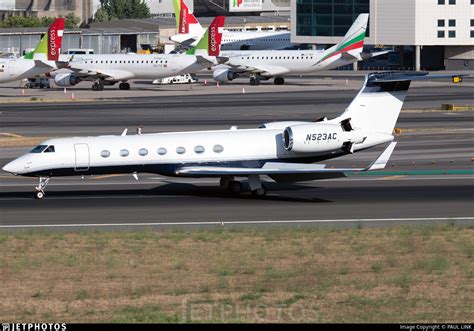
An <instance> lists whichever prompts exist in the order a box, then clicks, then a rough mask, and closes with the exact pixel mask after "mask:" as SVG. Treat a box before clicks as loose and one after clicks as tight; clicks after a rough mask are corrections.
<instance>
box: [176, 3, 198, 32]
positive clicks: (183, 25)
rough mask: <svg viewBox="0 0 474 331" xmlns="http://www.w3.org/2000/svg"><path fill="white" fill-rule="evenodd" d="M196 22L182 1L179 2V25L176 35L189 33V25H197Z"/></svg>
mask: <svg viewBox="0 0 474 331" xmlns="http://www.w3.org/2000/svg"><path fill="white" fill-rule="evenodd" d="M197 23H198V20H197V19H196V17H195V16H194V15H193V13H191V12H190V11H189V8H188V6H187V5H186V3H185V2H184V0H179V24H178V33H180V34H187V33H189V24H197Z"/></svg>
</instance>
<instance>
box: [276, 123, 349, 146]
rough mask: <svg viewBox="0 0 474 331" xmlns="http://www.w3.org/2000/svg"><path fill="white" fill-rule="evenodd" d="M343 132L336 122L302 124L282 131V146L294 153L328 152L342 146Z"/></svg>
mask: <svg viewBox="0 0 474 331" xmlns="http://www.w3.org/2000/svg"><path fill="white" fill-rule="evenodd" d="M345 133H346V132H344V131H343V129H342V127H341V126H340V125H337V124H317V123H315V124H302V125H294V126H289V127H287V128H286V129H285V131H283V146H284V147H285V149H286V150H287V151H292V152H296V153H318V152H329V151H333V150H336V149H340V148H342V147H343V144H344V142H345Z"/></svg>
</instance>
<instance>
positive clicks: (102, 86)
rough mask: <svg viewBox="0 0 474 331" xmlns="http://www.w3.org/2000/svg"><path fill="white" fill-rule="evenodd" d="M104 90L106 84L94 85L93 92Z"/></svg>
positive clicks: (100, 82) (96, 83) (98, 83)
mask: <svg viewBox="0 0 474 331" xmlns="http://www.w3.org/2000/svg"><path fill="white" fill-rule="evenodd" d="M103 90H104V83H103V82H102V81H100V80H99V81H97V82H95V83H94V85H92V91H103Z"/></svg>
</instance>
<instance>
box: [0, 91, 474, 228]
mask: <svg viewBox="0 0 474 331" xmlns="http://www.w3.org/2000/svg"><path fill="white" fill-rule="evenodd" d="M349 85H350V84H349ZM341 86H342V85H338V84H333V85H328V86H326V87H321V86H317V88H314V89H312V88H308V87H307V86H305V87H303V88H302V91H290V92H288V91H287V92H285V91H282V90H279V87H276V86H275V87H272V89H271V90H269V91H262V92H259V93H245V94H242V93H221V92H220V90H219V91H218V90H217V89H212V90H210V89H207V90H204V88H203V94H195V93H194V92H195V91H194V92H193V94H192V95H188V94H187V93H185V92H184V91H181V89H182V87H179V88H177V90H178V92H179V91H181V93H178V92H177V95H178V97H176V96H175V95H170V96H160V95H156V96H142V97H140V98H138V97H134V98H130V97H124V98H123V99H120V98H121V97H123V96H122V95H120V92H118V91H117V93H116V94H115V95H114V96H113V97H112V98H111V99H107V98H105V99H104V100H102V101H98V102H88V103H72V104H71V103H69V104H67V103H64V104H63V103H50V104H47V103H46V104H0V119H1V127H2V130H1V131H2V132H8V133H13V134H18V135H24V136H38V137H60V136H75V135H98V134H120V133H121V131H123V129H124V128H129V130H130V131H129V132H131V134H133V131H134V128H135V127H137V126H139V125H143V126H144V129H143V130H144V132H145V133H147V132H164V131H175V130H182V131H188V130H201V129H225V128H228V127H230V126H231V125H238V126H239V127H255V126H257V125H259V124H261V123H264V122H270V121H278V120H315V119H317V118H319V117H322V116H328V117H333V116H335V115H337V114H339V113H340V112H342V111H343V109H344V108H345V106H347V104H348V103H349V102H350V100H351V99H352V98H353V96H354V95H355V93H356V90H355V89H354V88H353V86H351V85H350V86H348V87H346V88H344V87H343V88H341ZM221 89H226V87H225V86H222V87H221ZM408 95H409V96H408V97H407V100H406V103H405V105H404V111H403V112H402V113H401V116H400V118H399V121H398V123H397V127H399V128H401V129H402V131H401V133H400V135H398V136H397V137H396V140H398V141H399V144H398V145H397V148H396V149H395V152H394V154H393V156H392V158H391V159H390V163H389V164H388V166H387V168H386V169H385V170H384V171H383V172H381V173H378V174H377V175H373V176H353V177H349V178H343V179H337V180H324V181H317V182H309V183H303V184H298V185H279V184H276V183H272V182H269V183H268V184H267V187H268V189H269V194H268V196H267V197H265V198H261V199H257V198H254V197H252V196H251V195H250V194H243V195H240V196H234V195H232V194H230V193H228V192H225V191H223V190H222V189H220V188H219V187H218V182H217V180H214V179H180V178H165V177H160V176H157V175H152V174H144V175H139V181H138V182H137V181H135V180H134V179H133V177H132V176H130V175H110V176H95V177H87V178H84V179H81V178H79V177H75V178H54V179H52V180H51V184H50V185H49V186H48V188H47V195H46V197H45V199H43V200H41V201H38V200H34V198H33V192H34V186H35V185H36V180H35V179H31V178H22V177H14V176H12V175H9V174H6V173H4V172H0V231H1V229H3V230H7V229H18V228H25V227H26V228H28V227H32V226H33V227H47V228H50V229H67V230H71V229H84V228H93V229H130V228H142V227H144V226H153V227H155V228H163V227H176V226H178V227H181V228H187V227H200V226H211V227H217V226H222V225H224V226H238V225H249V224H256V225H259V226H262V225H264V224H272V225H275V224H277V225H278V224H279V225H284V224H291V225H295V224H297V225H302V224H308V223H310V224H319V225H323V224H331V225H338V226H343V225H345V226H356V225H358V224H362V225H364V226H366V225H367V226H385V225H390V224H426V223H430V224H431V223H436V222H444V223H446V222H456V223H459V224H464V225H474V219H473V216H474V204H473V192H474V175H473V170H474V161H473V160H474V159H473V157H474V147H473V141H474V139H473V138H474V135H473V134H474V132H473V131H474V130H473V127H474V126H473V119H474V113H473V112H448V111H439V110H436V109H439V107H440V104H441V103H454V104H467V105H472V104H474V95H473V93H472V86H462V85H454V86H453V85H451V84H448V83H445V84H425V85H417V84H414V86H413V88H412V89H410V91H409V93H408ZM29 148H30V146H13V147H8V148H2V150H1V153H0V165H3V164H5V163H6V162H8V161H9V160H11V159H13V158H14V157H16V156H18V155H20V154H21V153H24V152H26V151H27V150H28V149H29ZM381 149H382V148H376V149H374V150H369V151H365V152H363V153H359V154H356V155H352V156H346V157H343V158H341V159H337V160H334V161H330V162H327V163H328V165H329V166H349V167H350V166H357V167H359V166H361V165H367V164H368V163H369V162H370V161H372V160H373V159H374V158H375V157H376V156H377V154H378V153H379V152H380V151H381ZM150 224H151V225H150ZM134 225H135V226H134ZM136 225H138V226H136Z"/></svg>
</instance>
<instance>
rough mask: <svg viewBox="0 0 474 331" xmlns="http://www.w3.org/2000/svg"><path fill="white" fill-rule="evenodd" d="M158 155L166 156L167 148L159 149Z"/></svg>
mask: <svg viewBox="0 0 474 331" xmlns="http://www.w3.org/2000/svg"><path fill="white" fill-rule="evenodd" d="M158 154H159V155H165V154H166V148H163V147H161V148H158Z"/></svg>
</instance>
